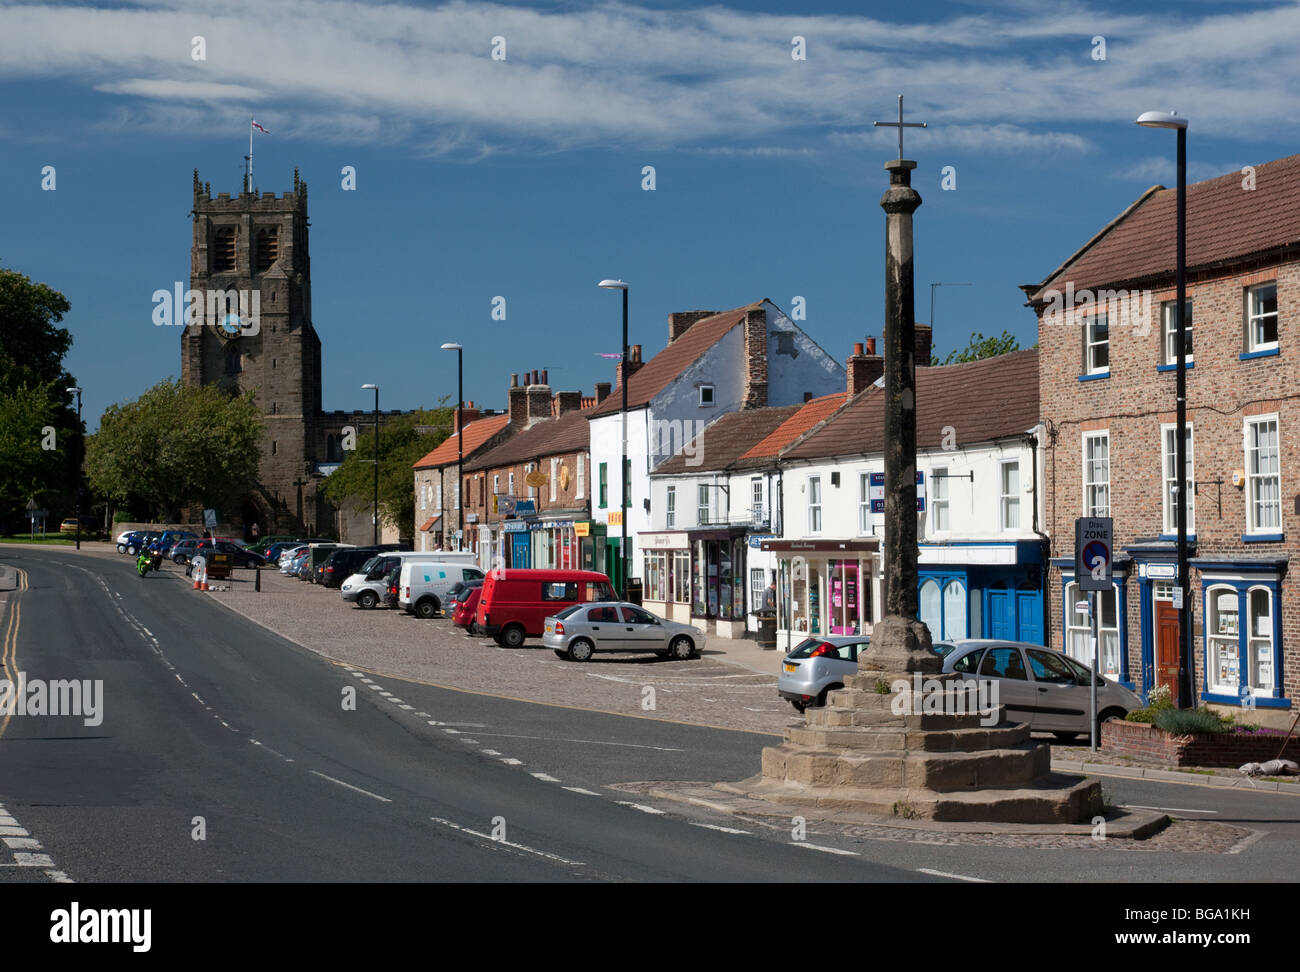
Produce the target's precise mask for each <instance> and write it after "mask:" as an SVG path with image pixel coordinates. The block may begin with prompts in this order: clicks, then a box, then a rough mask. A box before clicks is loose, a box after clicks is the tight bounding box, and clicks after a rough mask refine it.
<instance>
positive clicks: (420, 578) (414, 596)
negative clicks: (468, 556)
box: [397, 554, 483, 618]
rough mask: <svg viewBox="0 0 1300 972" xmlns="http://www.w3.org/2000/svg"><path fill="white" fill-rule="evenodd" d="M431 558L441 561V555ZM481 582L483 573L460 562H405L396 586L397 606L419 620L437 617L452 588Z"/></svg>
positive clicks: (409, 560)
mask: <svg viewBox="0 0 1300 972" xmlns="http://www.w3.org/2000/svg"><path fill="white" fill-rule="evenodd" d="M425 556H426V557H428V556H431V555H429V554H425ZM432 556H433V557H441V554H433V555H432ZM482 579H483V571H481V570H479V569H478V568H477V567H474V566H472V565H471V564H468V563H466V562H464V561H463V560H461V559H460V558H457V559H456V560H452V561H448V560H441V559H439V560H415V559H406V560H403V561H402V573H401V577H400V579H399V580H398V582H397V606H398V607H400V608H401V609H402V610H403V611H405V612H406V613H407V614H414V615H416V616H417V617H421V618H432V617H436V616H437V615H438V614H439V613H440V612H441V611H442V604H443V602H444V601H445V600H446V599H447V595H448V594H449V593H450V592H451V589H452V587H454V586H455V585H456V584H458V583H459V582H460V581H467V580H482Z"/></svg>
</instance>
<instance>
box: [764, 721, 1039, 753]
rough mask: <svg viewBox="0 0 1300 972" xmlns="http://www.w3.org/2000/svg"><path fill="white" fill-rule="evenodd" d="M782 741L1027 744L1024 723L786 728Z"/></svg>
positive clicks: (883, 746) (890, 745)
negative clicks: (956, 726) (937, 727)
mask: <svg viewBox="0 0 1300 972" xmlns="http://www.w3.org/2000/svg"><path fill="white" fill-rule="evenodd" d="M785 741H786V742H788V743H793V744H795V745H798V746H806V747H809V748H812V749H832V750H840V749H842V750H855V751H856V750H867V751H882V750H910V751H928V752H934V753H946V752H971V751H974V750H982V749H1006V748H1009V747H1012V746H1018V745H1020V744H1021V743H1025V742H1028V741H1029V725H1028V723H1020V724H1019V725H1006V726H992V727H989V728H985V727H980V728H978V729H940V730H935V731H927V730H924V729H909V728H908V727H906V726H876V727H861V726H851V727H848V728H821V727H819V728H808V727H805V726H790V727H789V728H787V729H786V730H785Z"/></svg>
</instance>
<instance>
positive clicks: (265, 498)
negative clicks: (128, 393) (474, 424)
mask: <svg viewBox="0 0 1300 972" xmlns="http://www.w3.org/2000/svg"><path fill="white" fill-rule="evenodd" d="M191 215H192V216H193V219H194V224H193V233H194V235H193V244H192V247H191V250H190V289H191V290H192V291H194V292H196V294H197V296H198V297H199V298H200V299H201V301H202V308H201V309H200V310H197V318H198V321H197V323H196V322H194V319H193V318H191V319H187V326H186V327H185V329H184V333H183V335H182V338H181V379H182V381H184V382H185V383H186V384H189V385H212V384H215V385H218V386H219V387H221V388H223V389H228V390H230V391H231V392H240V393H242V392H252V393H253V395H254V398H255V400H256V402H257V404H258V405H259V406H260V407H261V410H262V415H263V417H264V419H265V424H266V435H265V437H264V439H263V442H262V452H261V466H260V476H259V483H258V488H257V489H256V490H254V492H253V494H252V495H250V496H249V497H247V499H246V500H245V502H244V504H243V508H242V509H240V510H233V509H232V510H227V511H223V513H225V517H224V518H225V519H226V520H228V521H230V522H232V523H233V522H235V520H236V517H238V518H239V519H242V521H243V523H244V525H246V526H247V525H248V524H250V523H251V522H253V521H256V522H259V523H260V524H261V528H262V530H263V532H266V531H269V530H275V531H282V530H300V529H303V528H304V527H305V526H307V525H311V524H316V523H319V522H320V518H319V516H318V512H319V511H318V509H317V502H316V482H317V481H318V476H319V472H318V466H317V464H318V462H319V461H320V460H321V459H323V458H325V457H323V456H318V455H317V439H318V438H319V436H318V434H317V432H318V430H317V428H316V426H317V424H318V422H319V416H320V413H321V344H320V338H319V337H318V336H317V334H316V331H315V329H314V328H313V327H312V321H311V258H310V255H309V251H308V243H307V226H308V223H307V183H306V182H305V181H304V180H301V179H299V177H298V170H297V169H295V170H294V173H293V191H292V192H286V193H284V194H283V195H282V196H280V197H278V198H277V197H276V194H275V193H273V192H264V193H261V194H259V193H257V192H255V191H248V190H246V191H244V192H241V193H240V194H239V195H238V196H236V197H234V198H232V197H231V195H230V194H229V193H225V192H223V193H220V194H218V195H217V197H216V198H215V199H214V198H213V197H212V192H211V187H210V185H209V184H207V183H200V181H199V172H198V170H197V169H195V170H194V209H193V212H192V214H191ZM191 300H193V297H191Z"/></svg>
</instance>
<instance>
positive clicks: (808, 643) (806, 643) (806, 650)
mask: <svg viewBox="0 0 1300 972" xmlns="http://www.w3.org/2000/svg"><path fill="white" fill-rule="evenodd" d="M823 640H825V639H822V638H805V639H804V640H803V641H801V642H799V644H797V645H795V648H794V651H792V652H790V654H789V655H788V656H787V657H789V658H807V657H808V656H809V655H811V654H812V653H813V649H814V648H816V647H817V646H818V645H820V644H821V643H822V641H823Z"/></svg>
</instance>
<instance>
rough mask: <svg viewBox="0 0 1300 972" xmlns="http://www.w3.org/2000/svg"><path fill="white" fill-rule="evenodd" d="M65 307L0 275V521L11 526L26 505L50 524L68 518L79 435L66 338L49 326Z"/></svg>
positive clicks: (17, 277)
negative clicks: (44, 513) (38, 509)
mask: <svg viewBox="0 0 1300 972" xmlns="http://www.w3.org/2000/svg"><path fill="white" fill-rule="evenodd" d="M70 306H71V305H70V304H69V303H68V300H67V298H66V297H64V296H63V295H62V294H61V293H59V292H58V291H57V290H53V289H52V288H50V287H48V286H46V285H45V284H34V283H32V282H31V280H30V279H29V278H27V277H25V276H23V275H22V274H20V273H16V272H14V271H12V270H6V269H4V268H3V267H0V517H14V518H15V519H16V518H17V517H18V516H19V515H21V514H22V513H23V511H24V507H25V506H26V505H27V501H28V500H29V499H35V500H36V502H37V504H39V505H40V506H43V507H46V508H48V509H49V510H50V514H51V516H59V515H61V514H62V512H63V511H64V509H65V508H66V510H67V512H71V504H72V500H71V497H72V489H73V484H74V482H75V479H74V475H75V468H74V465H73V463H75V461H76V456H77V454H78V449H77V434H76V433H77V431H78V430H77V427H76V426H77V418H76V417H77V413H76V407H75V404H73V401H72V399H71V397H70V396H69V395H68V393H67V388H68V387H69V386H71V385H73V384H75V382H74V381H73V379H72V376H71V375H69V374H68V373H67V372H66V371H65V370H64V369H63V356H64V355H65V354H67V352H68V349H69V348H70V347H71V346H72V335H71V334H70V333H69V332H68V331H67V329H66V328H61V327H56V326H55V325H56V324H57V323H58V322H59V321H61V320H63V315H64V314H66V313H67V312H68V310H69V308H70ZM47 427H50V428H53V430H54V434H53V436H52V438H51V436H49V435H47V434H46V432H45V429H46V428H47ZM51 444H52V445H53V448H42V445H51Z"/></svg>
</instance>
